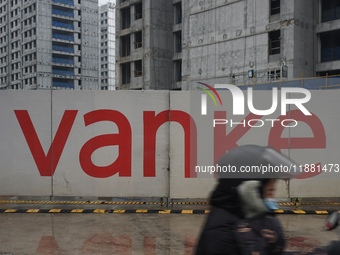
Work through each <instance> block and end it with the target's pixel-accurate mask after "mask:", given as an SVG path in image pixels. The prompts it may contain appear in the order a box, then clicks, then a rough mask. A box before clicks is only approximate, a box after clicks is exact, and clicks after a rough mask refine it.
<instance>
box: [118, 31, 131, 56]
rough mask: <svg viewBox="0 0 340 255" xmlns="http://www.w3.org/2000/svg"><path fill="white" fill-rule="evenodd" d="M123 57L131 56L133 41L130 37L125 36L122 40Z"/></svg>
mask: <svg viewBox="0 0 340 255" xmlns="http://www.w3.org/2000/svg"><path fill="white" fill-rule="evenodd" d="M120 44H121V56H122V57H127V56H130V54H131V39H130V35H125V36H122V37H121V38H120Z"/></svg>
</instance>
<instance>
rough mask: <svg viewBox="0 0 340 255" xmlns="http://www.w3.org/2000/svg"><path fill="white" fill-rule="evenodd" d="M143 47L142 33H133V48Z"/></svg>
mask: <svg viewBox="0 0 340 255" xmlns="http://www.w3.org/2000/svg"><path fill="white" fill-rule="evenodd" d="M142 46H143V36H142V31H139V32H136V33H135V48H136V49H137V48H141V47H142Z"/></svg>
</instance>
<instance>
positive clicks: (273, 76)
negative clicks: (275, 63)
mask: <svg viewBox="0 0 340 255" xmlns="http://www.w3.org/2000/svg"><path fill="white" fill-rule="evenodd" d="M280 79H281V70H280V69H277V70H272V71H269V72H268V81H278V80H280Z"/></svg>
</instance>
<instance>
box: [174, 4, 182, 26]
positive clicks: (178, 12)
mask: <svg viewBox="0 0 340 255" xmlns="http://www.w3.org/2000/svg"><path fill="white" fill-rule="evenodd" d="M174 15H175V24H180V23H182V3H181V2H179V3H177V4H174Z"/></svg>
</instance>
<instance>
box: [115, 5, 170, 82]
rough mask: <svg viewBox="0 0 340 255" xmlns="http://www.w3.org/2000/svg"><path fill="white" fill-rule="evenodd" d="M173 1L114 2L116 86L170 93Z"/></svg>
mask: <svg viewBox="0 0 340 255" xmlns="http://www.w3.org/2000/svg"><path fill="white" fill-rule="evenodd" d="M172 5H173V4H172V1H164V0H161V1H155V0H119V1H117V19H116V31H117V38H118V39H117V43H116V57H117V60H116V70H117V71H116V86H117V88H118V89H169V88H171V84H172V83H173V70H172V69H173V66H172V55H173V41H172V40H173V35H172V24H173V10H172Z"/></svg>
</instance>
